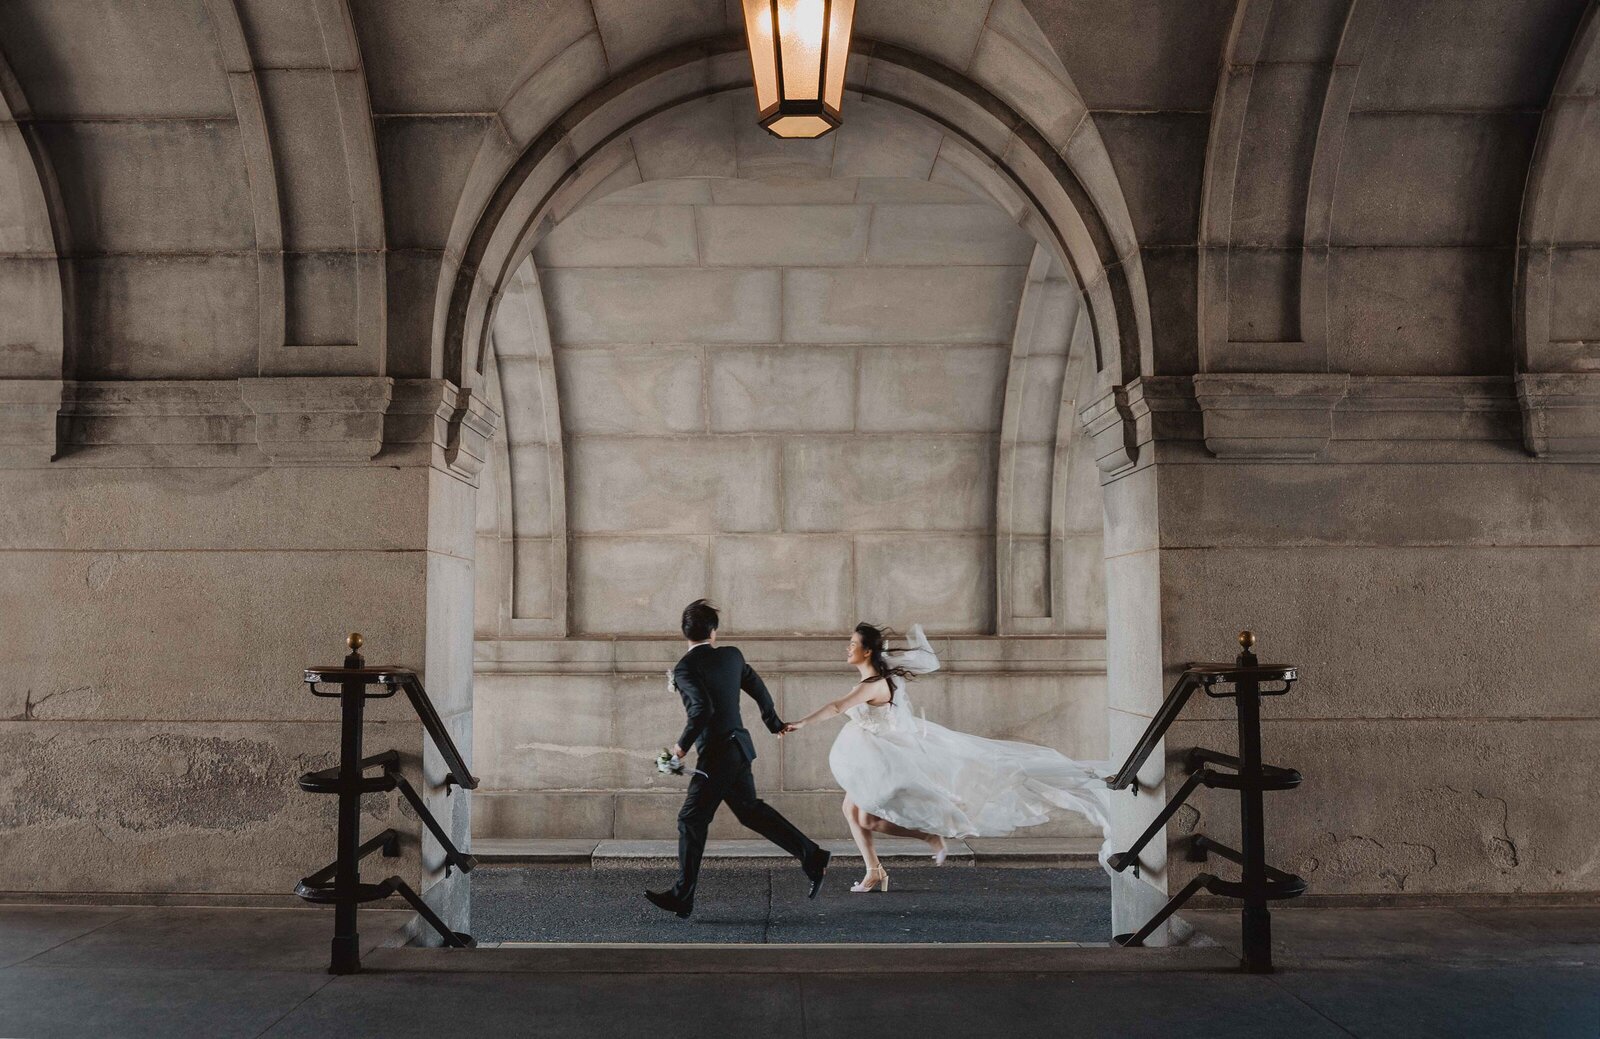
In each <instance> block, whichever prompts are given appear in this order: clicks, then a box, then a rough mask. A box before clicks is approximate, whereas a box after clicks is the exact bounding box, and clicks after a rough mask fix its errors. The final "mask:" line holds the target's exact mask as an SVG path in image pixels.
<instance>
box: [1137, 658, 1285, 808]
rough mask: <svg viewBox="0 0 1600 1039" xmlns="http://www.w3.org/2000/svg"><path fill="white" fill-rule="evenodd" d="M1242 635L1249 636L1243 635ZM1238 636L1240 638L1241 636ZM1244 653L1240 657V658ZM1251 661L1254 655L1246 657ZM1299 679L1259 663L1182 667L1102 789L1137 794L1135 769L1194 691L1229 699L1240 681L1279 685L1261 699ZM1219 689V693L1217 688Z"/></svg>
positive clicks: (1145, 758) (1281, 693)
mask: <svg viewBox="0 0 1600 1039" xmlns="http://www.w3.org/2000/svg"><path fill="white" fill-rule="evenodd" d="M1243 634H1249V633H1248V632H1245V633H1243ZM1241 637H1242V636H1241ZM1251 637H1252V638H1254V636H1251ZM1244 655H1245V654H1240V656H1241V658H1243V656H1244ZM1249 656H1250V659H1251V660H1254V659H1255V655H1254V654H1249ZM1298 677H1299V670H1298V669H1297V668H1293V667H1281V666H1276V665H1272V666H1268V667H1262V666H1260V665H1259V664H1251V665H1241V664H1240V663H1238V662H1235V663H1232V664H1190V665H1189V666H1188V667H1186V668H1184V670H1183V674H1181V675H1179V676H1178V682H1177V684H1176V685H1174V686H1173V687H1172V691H1171V692H1170V693H1168V694H1167V697H1166V699H1165V700H1162V701H1161V707H1160V708H1159V709H1158V710H1157V711H1156V714H1155V717H1154V718H1151V719H1150V724H1149V725H1147V726H1145V730H1144V734H1143V735H1141V736H1140V737H1139V742H1138V743H1135V744H1134V745H1133V750H1132V752H1131V753H1129V754H1128V759H1127V760H1126V761H1124V762H1123V763H1122V767H1121V768H1119V769H1117V771H1116V774H1115V775H1112V776H1108V777H1106V786H1108V787H1110V788H1111V789H1113V790H1126V789H1127V788H1128V787H1130V786H1131V787H1133V792H1134V794H1135V796H1137V795H1138V793H1139V787H1138V784H1137V779H1138V775H1139V770H1140V769H1141V768H1143V767H1144V763H1145V761H1147V760H1148V759H1149V757H1150V754H1151V752H1152V751H1154V750H1155V749H1156V744H1158V743H1160V742H1161V738H1162V737H1163V736H1165V735H1166V734H1167V730H1168V729H1170V728H1172V723H1173V722H1175V721H1177V720H1178V715H1180V714H1182V713H1183V708H1184V705H1185V704H1187V703H1188V702H1189V697H1190V696H1192V695H1194V692H1195V690H1197V689H1204V690H1205V691H1206V695H1207V696H1211V697H1222V696H1232V695H1233V694H1232V693H1230V692H1228V691H1227V689H1228V688H1229V687H1236V686H1237V685H1238V683H1239V682H1240V681H1241V680H1246V681H1254V682H1257V683H1260V682H1282V683H1284V684H1283V688H1281V689H1260V690H1259V692H1260V694H1261V695H1262V696H1281V695H1283V694H1284V693H1287V692H1288V691H1289V687H1290V686H1291V685H1293V684H1294V682H1295V680H1296V679H1297V678H1298ZM1219 686H1220V687H1223V688H1222V689H1221V690H1220V691H1219V689H1218V687H1219Z"/></svg>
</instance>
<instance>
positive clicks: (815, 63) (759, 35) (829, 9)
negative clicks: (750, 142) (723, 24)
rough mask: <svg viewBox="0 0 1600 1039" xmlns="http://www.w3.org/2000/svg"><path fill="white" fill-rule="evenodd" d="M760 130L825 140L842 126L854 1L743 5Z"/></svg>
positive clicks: (753, 0) (768, 0)
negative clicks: (846, 66)
mask: <svg viewBox="0 0 1600 1039" xmlns="http://www.w3.org/2000/svg"><path fill="white" fill-rule="evenodd" d="M742 2H743V4H744V27H745V32H746V34H747V35H748V36H749V39H750V63H751V66H752V67H753V68H754V70H755V85H756V107H757V109H759V110H760V119H761V125H762V126H764V127H766V129H767V130H768V131H769V132H771V133H772V134H774V135H776V136H778V137H790V138H808V137H821V136H822V135H823V134H825V133H827V132H828V131H829V130H832V129H833V128H834V127H836V126H838V125H839V120H840V116H839V108H840V105H841V104H842V103H843V102H844V67H845V62H846V61H847V60H848V59H849V56H850V26H851V23H852V22H853V21H854V20H855V13H856V0H742Z"/></svg>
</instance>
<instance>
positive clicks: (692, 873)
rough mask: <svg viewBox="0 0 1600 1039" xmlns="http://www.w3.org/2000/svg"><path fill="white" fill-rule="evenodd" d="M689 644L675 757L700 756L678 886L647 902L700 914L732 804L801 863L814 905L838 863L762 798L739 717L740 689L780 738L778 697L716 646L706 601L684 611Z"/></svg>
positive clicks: (681, 670)
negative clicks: (700, 891)
mask: <svg viewBox="0 0 1600 1039" xmlns="http://www.w3.org/2000/svg"><path fill="white" fill-rule="evenodd" d="M683 637H684V638H685V639H687V640H688V641H689V651H688V652H687V653H685V654H684V655H683V658H682V659H681V660H679V661H678V666H677V667H676V668H674V669H673V671H672V681H673V684H674V685H675V686H676V687H677V689H678V695H679V696H681V697H682V698H683V706H684V710H685V711H686V712H687V713H688V715H689V722H688V724H687V725H685V726H684V728H683V735H682V736H679V737H678V742H677V744H676V745H674V746H673V748H672V753H673V755H674V756H675V757H679V758H681V757H683V756H684V754H686V753H687V752H688V747H689V745H690V744H694V745H695V746H696V747H697V748H698V749H699V752H700V756H699V758H698V759H697V760H696V761H695V764H696V765H697V766H698V768H697V770H696V773H695V776H694V778H693V779H691V780H690V781H689V796H687V797H685V798H684V800H683V808H682V810H681V811H679V812H678V882H677V883H676V884H674V885H673V886H672V888H671V889H670V890H667V891H646V892H645V893H644V894H645V897H646V898H648V899H649V900H650V901H652V902H654V903H655V904H656V905H658V906H660V907H661V908H662V909H666V910H668V911H670V912H674V913H677V914H678V916H679V917H687V916H688V915H689V914H690V913H691V912H693V911H694V888H695V882H696V881H697V880H698V879H699V877H700V858H701V856H703V855H704V854H705V850H706V830H707V829H708V828H709V827H710V826H711V817H712V816H714V815H716V814H717V806H718V805H720V804H722V803H724V802H726V803H727V805H728V807H729V808H731V809H733V814H734V816H735V817H736V818H737V819H738V820H739V822H740V823H742V824H743V825H745V826H746V827H748V828H749V829H752V830H754V831H755V832H757V833H759V834H760V835H761V836H763V837H765V838H766V839H767V840H769V841H771V842H772V843H773V844H776V845H777V846H778V847H780V848H782V849H783V850H784V851H786V852H788V853H789V854H790V855H793V856H794V857H795V858H797V859H799V860H800V866H801V868H803V869H804V870H805V871H806V876H807V877H808V878H810V880H811V892H810V894H809V896H808V897H810V898H816V897H817V891H818V890H819V889H821V887H822V876H823V873H824V871H826V870H827V868H828V859H829V858H831V857H832V856H831V855H830V854H829V853H828V852H827V851H824V850H823V849H822V848H819V847H818V846H817V843H816V842H815V841H813V840H812V839H811V838H809V837H807V836H806V835H805V834H803V833H801V832H800V830H799V829H798V828H796V826H795V825H794V823H791V822H790V821H789V820H787V819H785V818H784V817H783V816H782V815H780V814H778V811H777V809H775V808H773V807H772V806H771V805H768V804H767V803H766V802H765V801H763V800H761V798H760V797H758V796H756V782H755V778H754V777H753V776H751V774H750V763H751V762H752V761H754V760H755V758H756V747H755V743H754V742H752V741H751V739H750V732H749V730H747V729H746V728H745V727H744V722H743V720H742V719H740V717H739V690H740V689H743V690H744V691H745V692H747V693H749V694H750V696H751V698H752V699H754V700H755V702H756V705H757V706H758V707H760V708H761V720H762V721H763V722H764V723H765V724H766V726H767V729H768V730H769V731H771V732H774V733H782V732H783V730H784V723H783V722H782V721H781V720H779V718H778V712H777V711H776V710H775V709H774V708H773V706H772V695H771V694H770V693H768V692H767V687H766V685H765V684H764V683H763V682H762V681H761V676H760V675H758V674H756V673H755V669H754V668H752V667H751V666H750V665H749V664H746V663H745V662H744V654H742V653H740V652H739V651H738V650H737V649H735V648H734V647H733V646H718V645H717V610H716V607H714V606H712V605H711V604H710V603H708V602H706V601H705V600H704V599H696V600H695V601H694V602H692V603H690V604H689V605H688V606H685V607H684V608H683Z"/></svg>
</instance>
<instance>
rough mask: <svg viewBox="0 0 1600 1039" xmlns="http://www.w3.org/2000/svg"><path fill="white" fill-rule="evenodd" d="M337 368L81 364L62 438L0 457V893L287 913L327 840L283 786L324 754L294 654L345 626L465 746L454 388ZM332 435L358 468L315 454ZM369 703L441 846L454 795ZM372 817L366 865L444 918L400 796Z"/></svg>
mask: <svg viewBox="0 0 1600 1039" xmlns="http://www.w3.org/2000/svg"><path fill="white" fill-rule="evenodd" d="M355 381H356V382H359V383H361V385H360V386H359V387H352V386H351V385H350V380H343V381H341V380H334V382H336V383H338V385H339V387H340V388H342V390H343V393H342V394H340V395H333V396H330V395H329V393H328V380H322V379H314V378H313V379H303V380H290V379H283V380H260V381H258V382H257V383H255V384H242V383H241V382H238V381H231V382H222V381H217V382H188V383H181V384H180V383H161V382H148V381H147V382H143V383H138V384H126V383H124V384H105V383H95V384H87V383H77V384H73V385H72V386H70V387H69V389H68V394H69V401H68V404H67V405H66V406H65V407H64V409H63V410H64V416H63V430H64V437H65V440H66V443H65V444H64V446H63V448H62V452H61V455H60V456H59V457H58V458H57V459H56V460H55V461H53V462H48V463H43V464H34V465H31V466H29V465H21V464H12V465H10V466H6V467H0V503H3V506H0V508H3V516H0V531H3V532H4V533H3V537H4V541H3V543H0V557H3V559H4V564H5V565H4V571H5V573H6V575H7V576H6V579H5V580H3V581H0V613H3V615H4V616H5V618H6V624H7V630H8V638H9V639H10V645H12V646H13V647H14V648H15V649H16V652H15V653H13V655H12V656H11V658H10V659H9V660H8V665H7V668H6V671H5V675H4V678H3V680H0V742H3V744H4V748H5V750H4V753H3V754H0V791H3V792H4V796H3V797H0V828H3V829H4V830H5V832H6V835H7V839H6V840H5V841H4V842H0V876H3V877H4V881H3V883H0V898H17V899H40V898H46V899H48V898H59V897H85V896H94V897H105V896H115V897H118V898H131V899H135V900H139V899H156V900H159V899H162V898H170V897H182V898H185V899H200V900H209V901H216V902H224V903H238V902H264V903H268V904H278V903H284V904H288V903H294V904H298V900H295V899H293V898H292V894H291V893H292V891H293V889H294V885H295V883H296V881H297V880H299V879H300V878H301V877H303V876H305V875H307V874H309V873H311V872H313V871H315V870H316V869H319V868H321V867H322V866H323V865H324V864H326V863H327V862H328V861H330V860H331V858H332V856H333V850H334V828H335V818H336V812H335V808H336V805H335V799H333V798H330V797H325V796H317V795H312V794H307V793H304V792H302V791H300V790H298V789H297V788H296V786H295V780H296V778H297V777H298V776H299V774H300V773H302V772H306V771H311V770H314V769H319V768H324V767H327V766H328V765H329V764H331V763H333V762H334V761H336V760H337V755H338V745H339V715H338V704H337V701H336V700H327V699H318V698H314V697H312V696H311V695H310V693H309V692H308V691H307V690H306V688H305V686H304V685H303V684H301V681H300V678H301V675H300V672H301V669H302V668H304V667H307V666H312V665H317V664H324V665H326V664H337V663H339V662H340V661H341V660H342V658H343V655H344V653H345V649H344V645H343V642H344V636H345V634H346V633H347V632H349V631H362V632H364V633H365V634H366V636H367V639H368V645H367V648H366V654H367V656H368V659H369V660H371V661H373V662H375V663H376V662H392V663H396V664H400V665H403V666H411V667H415V668H418V669H419V670H420V671H421V672H422V674H423V677H424V682H425V684H426V686H427V688H428V689H429V691H430V693H431V695H432V697H433V699H434V702H435V705H436V707H437V709H438V711H439V713H440V715H441V716H442V717H443V718H444V720H445V723H446V725H447V727H448V728H449V729H450V730H451V731H452V733H453V736H454V738H455V739H456V740H457V742H458V743H459V744H460V745H462V746H463V747H470V746H471V734H472V727H471V721H472V716H471V693H470V689H471V686H470V683H471V671H470V666H471V665H470V660H471V648H470V639H471V629H470V626H469V624H468V622H467V618H466V617H465V616H464V615H463V614H462V612H461V610H460V609H459V604H460V603H464V602H467V601H469V600H470V596H471V582H472V578H471V529H472V509H473V505H474V498H473V493H472V487H471V484H470V482H469V478H470V474H469V473H467V472H466V471H464V470H463V469H461V468H460V467H457V466H453V465H452V464H451V463H449V462H448V461H446V460H445V458H444V455H445V448H444V441H443V434H444V431H445V429H446V422H445V418H446V417H447V416H449V415H450V414H452V413H454V411H455V391H454V390H453V388H450V387H444V386H442V385H439V384H433V385H428V384H416V383H402V384H400V385H399V386H395V385H393V384H391V382H390V380H385V379H377V380H367V381H362V380H355ZM261 383H266V384H267V385H265V386H263V385H261ZM242 387H243V388H242ZM355 389H360V390H362V391H363V392H364V391H367V390H370V391H372V394H373V395H372V396H370V397H368V396H364V395H363V393H356V392H353V391H354V390H355ZM268 390H271V391H273V392H271V393H268V392H267V391H268ZM247 398H248V399H250V400H253V401H255V402H256V407H259V408H261V409H262V414H261V415H258V414H256V413H254V409H253V408H252V406H251V405H250V404H248V403H247V402H246V401H247ZM267 398H270V400H271V401H272V404H271V405H270V407H269V406H268V405H267V404H264V403H262V401H263V400H264V399H267ZM441 408H442V409H443V410H442V414H441V410H440V409H441ZM291 411H292V412H293V413H294V414H295V415H296V416H297V418H298V421H294V422H289V423H285V424H283V425H281V426H280V425H275V424H274V423H273V422H272V421H271V417H272V416H274V415H277V416H282V415H285V414H288V413H290V412H291ZM386 412H387V414H385V413H386ZM335 416H337V421H334V422H332V424H331V425H330V421H332V420H333V419H334V417H335ZM286 430H287V431H288V432H286ZM363 431H364V432H365V433H366V435H367V437H368V439H366V440H365V441H363V440H362V439H361V438H360V436H357V435H355V434H359V433H361V432H363ZM436 438H437V439H436ZM469 439H470V438H469ZM363 445H364V446H363ZM351 448H355V449H356V450H355V454H356V455H359V453H360V452H361V451H364V452H365V453H366V454H368V455H371V454H373V453H374V452H376V453H377V459H378V460H379V464H368V463H366V462H365V461H362V460H355V458H347V459H344V460H342V461H341V460H339V459H337V458H330V457H329V456H330V455H334V454H337V453H338V452H339V451H341V450H343V451H345V452H346V453H350V449H351ZM460 457H461V460H462V461H463V462H466V461H467V458H466V457H465V456H460ZM367 717H368V719H369V721H368V724H367V728H366V741H367V748H368V752H369V753H377V752H378V751H381V750H386V749H389V748H391V747H392V748H395V749H398V750H399V751H400V752H401V755H402V761H403V765H404V768H405V771H406V773H407V774H408V775H409V777H410V778H411V780H412V782H413V784H414V785H415V786H416V787H417V788H418V790H419V791H421V792H422V793H423V794H424V796H425V797H426V799H427V800H428V801H429V803H430V805H431V806H432V808H433V810H434V812H435V813H436V814H437V815H438V816H439V818H440V819H441V822H442V823H443V825H444V826H445V827H446V829H447V831H448V832H450V833H452V834H453V836H454V839H456V840H458V841H462V842H464V841H465V840H466V838H467V836H468V833H469V829H470V798H469V797H468V796H467V795H465V794H464V793H462V792H459V791H458V792H456V793H455V794H454V796H452V797H448V798H447V797H445V796H444V794H443V792H442V787H440V786H439V783H440V782H441V781H442V779H443V776H444V772H445V768H444V767H443V764H442V762H441V761H440V760H439V759H438V756H437V754H436V752H435V751H434V750H433V748H432V747H431V744H428V741H426V740H425V738H424V736H423V733H422V730H421V726H420V725H419V724H418V722H417V719H416V716H415V714H413V713H412V712H411V710H410V707H409V705H408V704H407V703H406V702H405V700H404V698H403V697H401V698H394V699H389V700H377V701H372V702H371V704H370V706H369V711H368V715H367ZM385 826H392V827H394V828H396V829H397V830H399V831H400V832H401V834H402V854H403V858H402V860H401V861H399V862H388V863H383V865H382V866H380V865H378V863H379V862H381V860H374V861H373V862H372V863H369V866H368V870H369V872H377V871H378V870H379V869H382V868H385V867H387V868H388V870H389V871H390V873H398V874H399V875H401V876H403V877H405V878H407V879H408V880H409V881H410V882H411V883H412V885H413V886H414V887H416V888H418V889H419V890H425V891H426V892H427V896H426V897H428V898H429V900H430V901H431V902H433V903H434V904H435V905H436V906H437V907H438V908H439V909H440V910H441V911H442V912H444V913H445V914H446V915H447V917H448V918H450V919H453V920H454V921H456V922H457V923H458V925H459V924H461V923H462V922H464V921H465V919H466V914H467V893H466V889H465V887H464V885H461V884H460V883H459V882H444V878H443V875H442V870H441V863H442V860H441V853H440V850H439V848H438V846H437V844H435V843H434V842H433V840H432V838H431V837H425V836H424V835H423V833H422V829H421V825H420V821H419V820H418V819H417V818H416V816H415V813H413V812H411V811H410V809H408V808H406V807H404V806H403V805H402V804H401V802H400V799H399V797H398V795H396V794H390V795H387V796H380V795H370V796H369V798H368V800H367V801H366V802H365V813H364V818H363V830H364V833H365V835H366V836H369V837H370V836H371V835H373V834H374V833H376V832H377V831H378V830H379V829H381V828H383V827H385ZM385 875H387V874H385Z"/></svg>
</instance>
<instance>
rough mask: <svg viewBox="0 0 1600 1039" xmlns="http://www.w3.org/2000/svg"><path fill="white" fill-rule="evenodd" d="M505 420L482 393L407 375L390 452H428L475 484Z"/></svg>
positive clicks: (389, 433) (389, 434) (391, 428)
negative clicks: (496, 433)
mask: <svg viewBox="0 0 1600 1039" xmlns="http://www.w3.org/2000/svg"><path fill="white" fill-rule="evenodd" d="M499 421H500V415H499V413H498V412H496V411H495V410H494V408H492V407H490V406H489V404H488V402H487V401H486V400H485V399H484V398H483V395H482V393H481V392H480V391H476V390H472V389H465V390H464V389H461V388H460V387H458V386H456V384H455V383H453V382H450V381H449V380H447V379H402V380H400V381H399V382H398V383H396V384H395V391H394V403H393V404H392V405H391V406H390V408H389V416H388V427H387V430H386V432H385V435H384V440H385V442H386V443H387V444H388V445H389V450H399V451H406V450H410V451H413V452H425V453H426V458H427V461H428V464H430V465H435V466H438V467H440V468H445V469H449V470H450V471H451V472H453V473H455V474H456V475H457V476H460V477H462V478H464V479H466V480H468V481H469V482H475V481H476V480H477V476H478V473H479V471H481V470H482V469H483V464H484V462H485V461H486V460H487V459H488V457H489V441H490V440H492V439H493V438H494V432H495V429H496V427H497V426H498V425H499ZM385 457H386V458H387V457H389V456H388V453H387V452H386V453H385Z"/></svg>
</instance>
